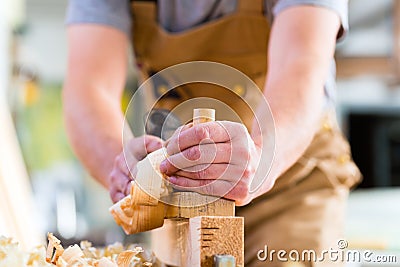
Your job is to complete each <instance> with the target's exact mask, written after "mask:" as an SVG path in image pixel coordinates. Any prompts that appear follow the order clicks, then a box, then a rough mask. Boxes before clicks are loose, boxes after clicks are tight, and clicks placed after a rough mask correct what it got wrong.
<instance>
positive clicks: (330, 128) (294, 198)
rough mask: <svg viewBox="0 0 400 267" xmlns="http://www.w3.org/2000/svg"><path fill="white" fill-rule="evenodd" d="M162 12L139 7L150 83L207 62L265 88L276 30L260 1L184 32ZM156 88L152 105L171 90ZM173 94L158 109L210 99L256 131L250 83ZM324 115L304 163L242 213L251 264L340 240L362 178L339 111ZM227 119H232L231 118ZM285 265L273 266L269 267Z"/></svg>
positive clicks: (139, 39) (144, 70)
mask: <svg viewBox="0 0 400 267" xmlns="http://www.w3.org/2000/svg"><path fill="white" fill-rule="evenodd" d="M156 8H157V7H156V5H155V3H154V2H147V1H146V2H139V1H138V2H136V1H135V2H133V4H132V10H133V42H134V51H135V54H136V61H137V64H138V66H139V67H140V70H141V75H142V78H143V79H146V78H147V77H149V76H150V75H151V74H153V73H156V72H158V71H160V70H162V69H164V68H167V67H169V66H172V65H175V64H179V63H183V62H190V61H197V60H203V61H214V62H220V63H224V64H227V65H229V66H232V67H234V68H236V69H238V70H240V71H242V72H243V73H245V74H246V75H248V76H249V77H250V78H251V79H252V80H253V81H254V82H255V83H257V85H258V86H259V87H260V88H264V81H265V77H266V73H267V48H268V36H269V29H270V27H269V23H268V21H267V19H266V17H265V16H264V12H263V5H262V1H261V0H251V1H248V0H239V1H238V7H237V10H236V12H234V13H232V14H230V15H227V16H224V17H222V18H219V19H216V20H213V21H210V22H206V23H204V24H202V25H200V26H196V27H194V28H192V29H189V30H185V31H183V32H179V33H169V32H167V31H165V30H164V29H163V28H162V27H161V26H160V25H159V24H158V22H157V9H156ZM149 90H151V93H149V95H148V96H147V100H146V101H148V104H147V105H151V106H152V105H153V104H154V103H155V102H156V99H157V98H158V97H159V96H161V95H162V94H163V93H164V92H165V87H163V86H162V85H157V86H156V87H155V88H149ZM174 90H175V91H174V93H171V92H168V93H167V94H166V95H165V96H163V97H162V98H161V100H159V101H158V102H157V103H156V105H155V107H158V108H167V109H172V108H173V107H175V106H176V105H178V104H179V103H180V102H182V101H185V100H187V99H190V98H194V97H200V96H207V97H211V98H216V99H218V100H221V101H223V102H225V103H226V104H227V105H229V106H230V107H232V108H233V109H234V111H236V112H237V113H238V114H240V117H241V119H242V121H243V122H244V123H245V124H246V126H247V127H248V128H250V124H251V121H252V113H251V111H250V110H249V108H248V106H247V105H246V104H245V103H244V101H243V100H241V98H244V99H246V97H248V98H251V97H249V96H248V95H246V94H249V93H250V92H247V91H246V88H244V87H243V85H240V84H238V85H237V86H236V87H235V90H233V93H232V92H227V90H226V89H224V88H222V87H218V86H212V85H207V86H204V84H190V85H185V86H181V87H179V88H176V89H174ZM171 96H172V97H171ZM321 118H322V119H321V128H320V131H319V132H318V133H317V134H316V135H315V137H314V140H313V142H312V143H311V145H310V146H309V148H308V149H307V151H306V152H305V154H304V155H303V156H302V157H301V158H300V159H299V160H298V162H297V163H295V164H294V165H293V166H292V167H291V168H290V169H289V170H288V171H287V172H286V173H285V174H283V175H282V176H281V177H280V178H279V179H278V180H277V182H276V184H275V186H274V188H273V189H272V190H271V191H270V192H268V193H267V194H265V195H263V196H261V197H259V198H257V199H255V200H254V201H253V202H252V203H251V204H249V205H247V206H246V207H243V208H238V209H237V213H238V215H239V216H244V217H245V261H246V264H245V266H265V265H266V263H265V262H261V261H259V260H257V257H256V255H257V251H258V250H260V249H263V248H264V245H268V246H269V248H271V249H276V250H278V249H316V250H317V251H318V250H321V249H329V247H330V246H332V245H333V244H332V242H336V239H337V238H339V237H340V235H341V233H342V231H341V230H342V225H343V221H342V220H343V216H344V205H345V200H346V197H347V193H348V189H349V188H350V187H352V186H354V185H355V184H356V183H357V182H358V181H359V180H360V173H359V171H358V169H357V167H356V166H355V164H354V163H353V161H352V160H351V155H350V149H349V146H348V143H347V141H346V140H345V139H344V138H343V136H342V134H341V133H340V130H339V129H338V127H337V123H336V119H335V116H334V113H333V112H327V113H326V114H325V115H323V114H321ZM223 119H230V118H229V115H226V117H223ZM163 242H164V241H163ZM163 246H164V247H165V246H168V245H167V244H165V243H163ZM155 252H156V253H157V251H155ZM169 264H174V262H169ZM282 264H285V263H281V262H272V263H269V264H268V265H267V266H282ZM322 265H323V263H320V265H318V264H312V263H305V266H322ZM331 265H332V263H329V265H327V266H331Z"/></svg>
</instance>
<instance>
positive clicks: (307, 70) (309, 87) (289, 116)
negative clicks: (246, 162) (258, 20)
mask: <svg viewBox="0 0 400 267" xmlns="http://www.w3.org/2000/svg"><path fill="white" fill-rule="evenodd" d="M339 25H340V23H339V19H338V16H337V15H336V14H335V13H334V12H332V11H330V10H327V9H324V8H318V7H309V6H299V7H294V8H290V9H287V10H286V11H283V12H282V13H281V14H280V15H279V16H278V17H277V18H276V21H275V22H274V26H273V28H272V33H271V40H270V46H269V53H268V54H269V60H268V77H267V80H266V86H265V89H264V96H265V98H266V100H267V102H268V104H269V106H270V109H271V112H272V116H273V119H274V124H275V125H274V126H275V140H274V141H275V154H274V158H273V162H272V166H271V169H270V172H269V174H268V175H267V176H266V179H265V180H264V183H262V186H261V187H260V189H259V190H258V191H257V192H255V193H254V197H257V196H259V195H262V194H264V193H266V192H268V191H269V190H270V189H271V188H272V186H273V184H274V183H275V181H276V179H278V178H279V177H280V176H281V175H282V174H283V173H284V172H285V171H286V170H288V169H289V168H290V167H291V166H292V165H293V164H294V163H295V162H296V161H297V160H298V159H299V158H300V157H301V155H302V154H303V153H304V152H305V150H306V149H307V147H308V146H309V145H310V143H311V141H312V139H313V137H314V135H315V133H316V131H317V129H318V126H319V123H318V122H319V120H320V118H321V115H322V109H323V104H324V99H325V98H324V97H325V96H324V83H325V81H326V79H327V76H328V73H329V66H330V62H331V60H332V58H333V54H334V48H335V39H336V34H337V32H338V29H339ZM259 112H260V111H259ZM264 112H265V111H264ZM259 118H261V119H265V116H259ZM261 131H262V138H261V139H262V140H263V144H264V146H265V144H268V142H269V140H271V139H270V138H271V133H270V132H269V131H268V129H266V128H265V127H264V128H262V129H261ZM264 149H265V148H264ZM268 149H270V148H268ZM267 153H270V152H267ZM260 164H266V159H265V158H263V157H262V158H261V162H260ZM264 175H266V173H264Z"/></svg>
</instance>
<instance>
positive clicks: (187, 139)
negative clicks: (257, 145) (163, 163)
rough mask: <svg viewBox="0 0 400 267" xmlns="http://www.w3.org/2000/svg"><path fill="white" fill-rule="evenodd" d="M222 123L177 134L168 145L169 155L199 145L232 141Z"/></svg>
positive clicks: (214, 123)
mask: <svg viewBox="0 0 400 267" xmlns="http://www.w3.org/2000/svg"><path fill="white" fill-rule="evenodd" d="M230 139H231V138H230V135H229V134H228V132H227V130H226V128H225V127H224V126H223V125H222V124H221V123H220V122H207V123H202V124H200V125H195V126H193V127H190V128H187V129H185V130H184V131H182V130H181V131H178V132H176V133H175V134H174V135H173V136H172V137H171V138H170V140H169V142H168V143H167V146H166V148H167V153H168V155H174V154H176V153H179V152H180V151H183V150H185V149H187V148H189V147H192V146H195V145H198V144H199V143H201V142H202V143H212V142H214V143H224V142H228V141H229V140H230Z"/></svg>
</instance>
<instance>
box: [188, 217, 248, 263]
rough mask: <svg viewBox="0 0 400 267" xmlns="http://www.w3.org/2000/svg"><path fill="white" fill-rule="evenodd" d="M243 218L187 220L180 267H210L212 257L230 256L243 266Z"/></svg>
mask: <svg viewBox="0 0 400 267" xmlns="http://www.w3.org/2000/svg"><path fill="white" fill-rule="evenodd" d="M243 229H244V219H243V218H242V217H220V216H199V217H195V218H191V219H189V229H188V235H187V238H188V241H187V253H186V255H184V256H186V259H184V260H183V261H184V262H183V264H182V266H192V267H200V266H201V267H212V266H213V256H214V255H217V254H222V255H224V254H225V255H232V256H233V257H235V259H236V265H237V266H243V265H244V230H243Z"/></svg>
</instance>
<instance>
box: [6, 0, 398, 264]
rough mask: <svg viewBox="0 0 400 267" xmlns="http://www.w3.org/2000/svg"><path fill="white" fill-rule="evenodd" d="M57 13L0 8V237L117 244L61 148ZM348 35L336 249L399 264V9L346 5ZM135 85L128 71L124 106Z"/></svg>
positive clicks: (61, 30) (341, 74)
mask: <svg viewBox="0 0 400 267" xmlns="http://www.w3.org/2000/svg"><path fill="white" fill-rule="evenodd" d="M66 6H67V0H58V1H54V0H13V1H10V0H9V1H4V0H2V1H0V129H1V130H0V235H2V234H3V235H11V234H12V235H13V236H16V238H17V239H24V240H25V241H24V242H26V243H30V244H36V243H38V242H42V241H43V240H44V235H45V233H46V232H48V231H50V232H53V233H55V234H56V235H57V236H59V237H61V238H62V239H63V241H64V244H68V243H76V242H78V241H79V240H81V239H90V241H92V242H93V243H94V244H95V245H104V244H110V243H112V242H115V241H124V239H125V238H126V237H125V235H124V234H123V233H122V232H121V230H120V229H119V227H117V226H116V225H115V223H114V222H113V220H112V218H111V216H110V214H109V213H108V208H109V207H110V205H111V201H110V200H109V196H108V192H106V191H105V190H104V189H103V188H101V187H100V186H99V185H98V184H97V183H96V182H94V180H93V179H91V178H90V177H89V175H88V174H87V173H86V171H85V170H84V169H83V168H82V166H81V164H80V163H79V162H78V160H77V159H76V158H75V157H74V155H73V153H72V151H71V148H70V147H69V145H68V142H67V139H66V134H65V130H64V125H63V119H62V105H61V97H60V96H61V88H62V82H63V77H64V74H65V69H66V56H67V48H66V34H65V25H64V17H65V11H66ZM350 27H351V31H350V34H349V35H348V36H347V38H346V39H345V40H344V41H343V42H342V43H340V44H338V46H337V53H336V57H337V68H338V69H337V76H338V90H337V94H338V96H337V98H338V99H337V110H338V118H339V122H340V125H341V127H342V129H343V131H344V133H345V134H346V135H347V136H348V138H349V140H350V143H351V145H352V152H353V156H354V159H355V161H356V163H357V164H358V166H359V167H360V169H361V171H362V173H363V175H364V180H363V182H362V184H361V185H360V186H359V187H358V188H357V189H356V190H354V191H353V192H352V193H351V196H350V202H349V206H348V212H347V214H348V215H347V220H346V239H347V240H348V242H349V244H350V246H351V247H354V248H359V249H374V250H379V251H382V252H384V253H389V254H390V253H392V254H393V253H397V255H400V254H399V253H400V227H399V225H400V0H379V1H376V0H350ZM135 85H136V79H135V73H134V71H133V70H130V73H129V78H128V82H127V86H126V88H127V90H126V95H125V96H124V100H123V101H124V103H127V101H129V96H130V95H131V94H132V90H133V88H135ZM11 200H12V201H11ZM17 222H20V223H17ZM21 222H22V223H21ZM131 238H132V239H133V240H134V241H137V240H139V241H146V237H144V236H135V237H131ZM398 259H400V257H399V258H398ZM355 266H359V265H355ZM368 266H372V265H368ZM379 266H382V265H379ZM391 266H393V265H391ZM397 266H400V265H397Z"/></svg>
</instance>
